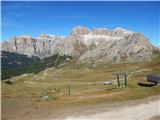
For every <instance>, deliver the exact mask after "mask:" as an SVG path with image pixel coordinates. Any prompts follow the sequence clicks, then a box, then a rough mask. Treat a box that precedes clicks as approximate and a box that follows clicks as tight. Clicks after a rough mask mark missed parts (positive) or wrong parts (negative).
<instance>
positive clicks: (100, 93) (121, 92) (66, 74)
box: [2, 58, 160, 106]
mask: <svg viewBox="0 0 160 120" xmlns="http://www.w3.org/2000/svg"><path fill="white" fill-rule="evenodd" d="M124 70H126V71H129V73H130V74H131V73H133V72H135V71H140V70H142V71H141V72H137V73H135V74H133V75H132V76H130V77H129V78H128V87H127V88H118V87H117V85H104V84H99V83H94V84H85V83H93V82H104V81H107V80H114V79H116V76H114V75H113V73H114V72H116V71H124ZM143 70H144V71H143ZM153 72H154V73H160V62H159V58H158V60H157V59H155V60H154V61H152V62H149V63H135V64H125V63H123V64H115V65H110V66H99V67H97V68H86V67H84V66H82V67H81V68H79V69H77V67H76V65H75V64H73V62H71V63H70V64H68V65H65V66H63V67H60V68H58V69H53V70H48V71H47V72H45V71H42V72H40V73H37V74H36V76H37V77H39V78H42V77H44V79H40V80H33V76H35V75H30V76H26V77H23V76H17V77H15V78H12V79H14V80H13V81H12V83H13V84H11V85H8V84H5V83H2V98H5V97H10V99H12V98H17V99H21V98H25V97H29V98H32V99H33V100H32V101H30V102H32V104H34V105H42V106H43V104H50V105H59V106H64V105H65V106H66V105H79V104H98V103H110V102H117V101H126V100H132V99H140V98H144V97H148V96H154V95H159V92H160V85H157V86H154V87H141V86H139V85H138V83H139V82H144V83H145V82H146V75H148V74H150V73H153ZM44 75H45V76H44ZM69 81H70V83H71V96H68V87H67V85H68V82H69ZM30 82H33V83H30ZM82 83H84V84H82ZM44 89H45V91H46V94H47V95H48V96H49V99H48V100H47V101H46V102H45V103H44V101H41V97H40V96H41V95H42V92H43V90H44Z"/></svg>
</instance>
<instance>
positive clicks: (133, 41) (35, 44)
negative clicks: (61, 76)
mask: <svg viewBox="0 0 160 120" xmlns="http://www.w3.org/2000/svg"><path fill="white" fill-rule="evenodd" d="M2 51H8V52H16V53H20V54H25V55H27V56H37V57H39V58H41V59H43V58H46V57H49V56H52V55H56V54H59V55H68V56H73V57H77V64H89V65H97V64H108V63H119V62H138V61H144V60H145V61H149V60H151V59H152V57H153V52H154V51H158V53H159V49H158V48H156V47H154V46H153V45H151V44H150V42H149V40H148V39H147V38H146V37H145V36H144V35H143V34H140V33H135V32H132V31H128V30H126V29H123V28H116V29H113V30H109V29H106V28H94V29H92V30H90V29H89V28H86V27H81V26H78V27H75V28H74V29H73V30H72V32H71V34H70V35H69V36H67V37H62V36H53V35H45V34H44V35H41V36H39V37H38V38H32V37H31V36H18V37H14V38H12V39H11V40H10V41H5V42H3V43H2Z"/></svg>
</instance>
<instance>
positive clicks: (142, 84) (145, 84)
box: [138, 83, 155, 87]
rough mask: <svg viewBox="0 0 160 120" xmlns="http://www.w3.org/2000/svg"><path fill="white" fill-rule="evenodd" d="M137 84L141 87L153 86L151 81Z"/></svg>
mask: <svg viewBox="0 0 160 120" xmlns="http://www.w3.org/2000/svg"><path fill="white" fill-rule="evenodd" d="M138 85H139V86H142V87H153V86H155V84H153V83H138Z"/></svg>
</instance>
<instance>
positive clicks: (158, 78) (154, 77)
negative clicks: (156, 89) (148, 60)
mask: <svg viewBox="0 0 160 120" xmlns="http://www.w3.org/2000/svg"><path fill="white" fill-rule="evenodd" d="M147 80H148V81H149V82H153V83H155V84H158V83H160V74H150V75H148V76H147Z"/></svg>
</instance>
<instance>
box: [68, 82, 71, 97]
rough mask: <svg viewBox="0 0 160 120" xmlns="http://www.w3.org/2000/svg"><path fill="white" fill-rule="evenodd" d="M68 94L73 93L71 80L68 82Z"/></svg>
mask: <svg viewBox="0 0 160 120" xmlns="http://www.w3.org/2000/svg"><path fill="white" fill-rule="evenodd" d="M68 95H69V96H70V95H71V84H70V81H69V82H68Z"/></svg>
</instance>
